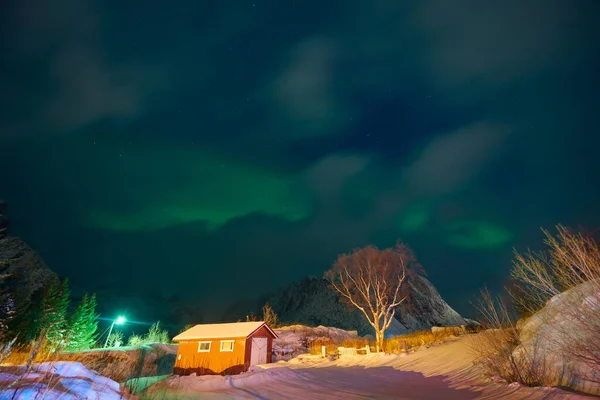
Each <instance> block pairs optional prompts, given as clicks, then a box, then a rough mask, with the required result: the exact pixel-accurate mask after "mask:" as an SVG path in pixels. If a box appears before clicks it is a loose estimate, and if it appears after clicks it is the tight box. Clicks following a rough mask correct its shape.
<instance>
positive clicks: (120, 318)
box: [104, 315, 127, 348]
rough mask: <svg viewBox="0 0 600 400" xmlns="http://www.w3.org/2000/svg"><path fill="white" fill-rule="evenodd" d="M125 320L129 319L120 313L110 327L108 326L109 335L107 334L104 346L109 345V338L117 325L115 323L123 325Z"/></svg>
mask: <svg viewBox="0 0 600 400" xmlns="http://www.w3.org/2000/svg"><path fill="white" fill-rule="evenodd" d="M125 322H127V319H126V318H125V317H123V316H122V315H120V316H118V317H117V319H115V320H114V321H113V322H112V323H111V324H110V328H108V335H106V341H105V342H104V348H106V346H108V339H109V338H110V334H111V333H112V330H113V328H114V327H115V325H123V324H124V323H125Z"/></svg>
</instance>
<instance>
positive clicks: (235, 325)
mask: <svg viewBox="0 0 600 400" xmlns="http://www.w3.org/2000/svg"><path fill="white" fill-rule="evenodd" d="M263 325H264V326H265V327H266V328H267V330H268V331H269V332H271V334H272V335H273V337H275V338H277V334H276V333H275V332H273V330H272V329H271V328H269V326H268V325H267V324H266V323H265V322H264V321H250V322H232V323H224V324H200V325H196V326H193V327H191V328H190V329H188V330H187V331H184V332H181V333H180V334H179V335H177V336H175V337H174V338H173V341H174V342H179V341H182V340H196V339H223V338H237V337H248V336H250V335H252V334H253V333H254V332H256V331H257V330H258V329H260V328H261V327H262V326H263Z"/></svg>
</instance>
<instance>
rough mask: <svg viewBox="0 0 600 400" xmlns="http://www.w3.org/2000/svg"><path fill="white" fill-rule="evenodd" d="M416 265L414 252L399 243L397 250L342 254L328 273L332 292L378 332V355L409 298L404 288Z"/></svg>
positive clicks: (372, 248)
mask: <svg viewBox="0 0 600 400" xmlns="http://www.w3.org/2000/svg"><path fill="white" fill-rule="evenodd" d="M415 264H416V260H415V256H414V254H413V252H412V250H411V249H410V248H409V247H408V246H406V245H405V244H402V243H400V242H399V243H398V244H396V247H394V248H388V249H384V250H379V249H378V248H376V247H374V246H367V247H365V248H362V249H357V250H354V252H352V253H351V254H342V255H340V256H339V257H338V259H337V261H336V262H335V264H334V265H333V268H331V270H329V271H327V272H326V273H325V278H326V279H327V280H328V281H329V282H330V283H331V285H332V286H333V288H334V289H335V290H337V291H338V292H339V293H340V294H341V295H342V296H343V298H344V299H345V300H346V301H347V302H348V303H349V304H351V305H352V306H354V307H356V308H358V309H359V310H360V311H361V312H362V313H363V314H364V315H365V317H366V318H367V321H368V322H369V324H370V325H371V326H372V327H373V329H374V330H375V337H376V344H377V351H379V350H381V349H383V338H384V334H385V331H386V330H387V329H388V328H389V327H390V324H391V323H392V320H393V318H394V315H395V313H396V308H397V307H398V306H399V305H400V304H401V303H402V302H403V301H404V299H405V298H406V297H405V296H404V295H403V293H402V292H403V291H402V290H401V288H402V284H403V283H404V281H405V279H406V277H407V275H408V273H409V267H410V266H411V265H415Z"/></svg>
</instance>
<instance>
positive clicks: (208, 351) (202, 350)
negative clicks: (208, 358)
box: [198, 340, 212, 353]
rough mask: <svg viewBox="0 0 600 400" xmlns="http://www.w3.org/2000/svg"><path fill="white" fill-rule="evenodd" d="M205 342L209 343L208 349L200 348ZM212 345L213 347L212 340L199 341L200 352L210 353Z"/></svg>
mask: <svg viewBox="0 0 600 400" xmlns="http://www.w3.org/2000/svg"><path fill="white" fill-rule="evenodd" d="M204 343H208V350H204V349H201V348H200V345H201V344H204ZM211 347H212V341H210V340H203V341H201V342H198V353H210V348H211Z"/></svg>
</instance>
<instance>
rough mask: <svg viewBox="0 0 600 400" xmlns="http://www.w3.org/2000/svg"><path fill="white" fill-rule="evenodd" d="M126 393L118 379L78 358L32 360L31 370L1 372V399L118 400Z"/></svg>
mask: <svg viewBox="0 0 600 400" xmlns="http://www.w3.org/2000/svg"><path fill="white" fill-rule="evenodd" d="M125 396H126V394H125V393H123V391H122V390H121V387H120V385H119V384H118V383H117V382H115V381H113V380H111V379H109V378H106V377H104V376H100V375H98V374H97V373H96V372H95V371H92V370H89V369H87V368H86V367H85V366H84V365H83V364H81V363H80V362H72V361H57V362H45V363H40V364H33V365H32V366H31V369H30V371H25V368H24V367H12V368H11V369H10V372H1V373H0V400H5V399H14V400H18V399H22V400H26V399H35V398H40V399H46V400H53V399H61V400H71V399H73V400H88V399H89V400H95V399H98V400H100V399H102V400H113V399H114V400H117V399H123V398H124V397H125Z"/></svg>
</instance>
